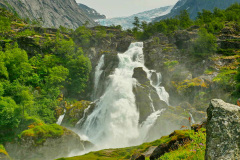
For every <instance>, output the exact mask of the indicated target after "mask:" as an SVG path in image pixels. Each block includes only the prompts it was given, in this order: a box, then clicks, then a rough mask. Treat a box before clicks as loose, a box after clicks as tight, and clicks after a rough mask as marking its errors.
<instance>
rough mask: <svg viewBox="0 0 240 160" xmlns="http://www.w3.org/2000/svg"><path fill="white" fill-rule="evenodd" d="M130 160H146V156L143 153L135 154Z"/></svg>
mask: <svg viewBox="0 0 240 160" xmlns="http://www.w3.org/2000/svg"><path fill="white" fill-rule="evenodd" d="M130 160H145V156H144V155H142V154H141V153H136V154H133V155H132V157H131V159H130Z"/></svg>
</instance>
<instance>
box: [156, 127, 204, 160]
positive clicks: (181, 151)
mask: <svg viewBox="0 0 240 160" xmlns="http://www.w3.org/2000/svg"><path fill="white" fill-rule="evenodd" d="M190 138H191V139H192V142H191V143H188V144H186V145H183V146H181V147H179V148H178V149H177V150H175V151H171V152H169V153H165V154H164V155H163V156H162V157H160V158H159V160H181V159H187V160H204V155H205V149H206V133H205V130H204V129H203V130H202V131H199V132H193V133H191V136H190Z"/></svg>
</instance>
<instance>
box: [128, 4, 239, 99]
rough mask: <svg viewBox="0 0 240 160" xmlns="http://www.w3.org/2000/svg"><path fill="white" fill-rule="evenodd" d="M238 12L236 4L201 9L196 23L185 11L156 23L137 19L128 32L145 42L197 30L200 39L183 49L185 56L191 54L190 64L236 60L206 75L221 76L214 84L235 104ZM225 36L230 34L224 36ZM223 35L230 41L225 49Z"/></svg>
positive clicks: (225, 39) (237, 90)
mask: <svg viewBox="0 0 240 160" xmlns="http://www.w3.org/2000/svg"><path fill="white" fill-rule="evenodd" d="M239 13H240V4H238V3H235V4H233V5H231V6H230V7H228V8H227V9H226V10H221V9H218V8H215V9H214V10H213V12H211V11H208V10H202V12H199V13H198V16H197V18H196V19H195V20H191V19H190V17H189V13H188V12H187V11H186V10H184V11H181V13H180V15H179V16H176V17H175V18H170V19H164V20H161V21H159V22H156V23H149V24H147V23H145V22H142V23H140V22H139V20H138V18H136V19H135V22H134V23H133V24H134V25H135V27H134V28H133V29H132V30H128V32H131V33H133V34H134V36H135V37H136V38H137V39H139V40H146V39H148V38H150V37H152V36H154V35H157V34H159V33H162V34H165V35H167V36H168V37H171V36H173V35H174V33H176V31H178V30H187V31H189V32H191V31H193V30H198V37H197V38H195V39H193V40H192V42H191V44H192V45H191V47H190V48H189V49H186V50H184V49H182V50H183V51H182V52H183V53H184V54H188V53H190V54H189V55H188V57H189V60H190V61H203V60H207V59H208V58H211V59H213V61H215V62H216V63H217V60H226V59H229V61H233V63H230V64H229V65H228V66H226V65H224V66H222V67H220V66H219V67H218V70H214V71H213V70H211V68H210V69H209V70H206V74H212V73H214V72H217V73H218V75H217V76H216V77H215V78H214V79H213V81H214V82H215V83H217V85H221V86H222V88H223V89H225V90H226V91H227V92H229V93H230V94H231V95H232V99H233V100H231V101H232V102H236V98H239V97H240V92H239V91H240V80H239V75H240V73H239V64H240V58H239V53H240V52H239V49H240V48H239V32H240V17H239ZM224 29H225V30H224ZM223 32H224V33H223ZM223 34H227V35H226V36H225V37H224V35H223ZM221 36H222V37H224V38H222V39H221V41H225V42H228V43H225V44H226V46H225V48H224V47H222V46H221V45H220V43H219V39H220V38H221ZM219 37H220V38H219ZM156 38H158V37H156ZM216 53H217V54H219V55H217V56H218V57H219V58H218V59H217V58H214V57H216ZM221 55H222V56H221ZM212 56H213V57H212ZM183 83H184V82H183Z"/></svg>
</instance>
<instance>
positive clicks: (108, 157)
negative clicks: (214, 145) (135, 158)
mask: <svg viewBox="0 0 240 160" xmlns="http://www.w3.org/2000/svg"><path fill="white" fill-rule="evenodd" d="M205 137H206V135H205V130H204V129H203V130H201V131H199V132H194V131H193V130H178V131H175V134H174V135H173V136H171V137H170V136H163V137H162V138H161V139H158V140H156V141H153V142H150V143H143V144H142V145H139V146H134V147H127V148H119V149H106V150H101V151H96V152H90V153H88V154H85V155H82V156H76V157H70V158H60V159H58V160H86V159H87V160H125V159H130V158H131V156H132V155H133V154H134V153H144V152H145V151H147V150H148V148H149V147H151V146H159V145H160V144H163V143H169V142H171V141H173V140H176V139H179V138H190V139H191V140H192V141H190V143H187V144H185V145H184V146H180V147H179V149H178V150H176V151H172V152H170V153H165V154H164V156H162V158H163V159H172V160H175V159H181V157H184V156H185V157H184V158H185V159H191V158H192V159H198V158H199V160H200V159H203V157H204V154H205V153H204V152H205V146H206V145H205ZM162 158H161V159H162ZM146 159H149V157H146Z"/></svg>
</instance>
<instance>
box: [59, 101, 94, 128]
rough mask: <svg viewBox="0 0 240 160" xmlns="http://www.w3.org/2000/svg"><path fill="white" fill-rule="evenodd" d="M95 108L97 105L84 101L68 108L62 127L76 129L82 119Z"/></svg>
mask: <svg viewBox="0 0 240 160" xmlns="http://www.w3.org/2000/svg"><path fill="white" fill-rule="evenodd" d="M88 107H89V109H88V110H87V113H85V112H86V111H85V110H86V109H87V108H88ZM94 108H95V103H91V102H89V101H84V100H82V101H79V102H76V103H74V104H72V105H70V106H68V107H66V113H65V116H64V118H63V120H62V123H61V125H62V126H65V127H74V126H75V125H76V124H77V122H78V121H79V120H80V119H82V118H84V116H87V115H88V114H90V113H91V112H92V111H93V109H94ZM84 114H86V115H84Z"/></svg>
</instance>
